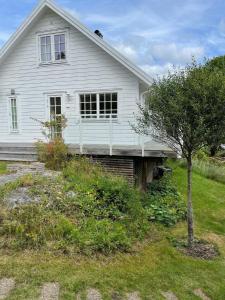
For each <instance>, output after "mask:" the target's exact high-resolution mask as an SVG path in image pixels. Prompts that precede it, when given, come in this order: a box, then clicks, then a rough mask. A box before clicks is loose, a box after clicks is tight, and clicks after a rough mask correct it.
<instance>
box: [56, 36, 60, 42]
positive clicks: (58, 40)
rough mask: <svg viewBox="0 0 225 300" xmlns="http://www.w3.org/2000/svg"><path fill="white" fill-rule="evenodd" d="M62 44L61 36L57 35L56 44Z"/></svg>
mask: <svg viewBox="0 0 225 300" xmlns="http://www.w3.org/2000/svg"><path fill="white" fill-rule="evenodd" d="M59 43H60V35H55V44H59Z"/></svg>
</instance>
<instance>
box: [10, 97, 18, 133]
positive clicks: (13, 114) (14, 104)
mask: <svg viewBox="0 0 225 300" xmlns="http://www.w3.org/2000/svg"><path fill="white" fill-rule="evenodd" d="M10 108H11V129H12V131H18V115H17V101H16V98H11V99H10Z"/></svg>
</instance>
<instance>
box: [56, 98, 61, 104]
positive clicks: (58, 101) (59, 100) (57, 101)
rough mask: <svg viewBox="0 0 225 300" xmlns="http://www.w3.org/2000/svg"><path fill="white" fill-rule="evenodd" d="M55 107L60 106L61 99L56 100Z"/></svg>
mask: <svg viewBox="0 0 225 300" xmlns="http://www.w3.org/2000/svg"><path fill="white" fill-rule="evenodd" d="M56 105H61V98H60V97H57V98H56Z"/></svg>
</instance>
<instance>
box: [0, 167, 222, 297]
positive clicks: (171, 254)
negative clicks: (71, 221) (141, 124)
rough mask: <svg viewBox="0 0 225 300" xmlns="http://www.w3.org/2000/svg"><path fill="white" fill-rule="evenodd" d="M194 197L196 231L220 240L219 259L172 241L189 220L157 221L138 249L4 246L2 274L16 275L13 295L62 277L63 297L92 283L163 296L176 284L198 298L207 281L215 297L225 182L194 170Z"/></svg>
mask: <svg viewBox="0 0 225 300" xmlns="http://www.w3.org/2000/svg"><path fill="white" fill-rule="evenodd" d="M173 167H174V180H175V182H176V183H177V185H178V188H179V191H180V192H181V193H182V194H183V195H185V193H186V171H185V169H183V168H180V167H177V165H176V164H174V163H173ZM193 199H194V200H193V201H194V209H195V225H196V233H197V235H198V236H199V237H203V238H204V239H208V240H210V241H212V242H214V243H216V244H217V245H218V247H219V250H220V253H221V255H220V256H219V257H218V258H217V259H215V260H213V261H203V260H200V259H194V258H191V257H186V256H184V255H182V254H181V253H179V252H177V250H176V249H175V248H173V247H172V246H171V244H170V243H169V241H168V239H167V237H168V236H170V237H171V236H173V237H180V236H183V235H184V234H185V233H186V225H185V223H181V224H179V225H177V226H176V227H175V228H173V229H165V228H164V227H159V226H157V227H156V229H155V231H154V232H155V233H154V234H155V235H156V236H157V241H154V242H152V241H148V240H146V242H145V243H144V244H142V245H141V244H140V245H137V249H136V252H134V253H128V254H117V255H114V256H110V257H105V256H99V257H91V258H88V257H84V256H79V255H76V256H75V257H73V258H67V257H65V256H53V255H52V254H51V253H43V252H36V253H35V252H23V253H22V252H21V253H16V254H13V253H10V252H9V251H7V250H4V252H3V251H2V252H1V253H0V254H1V260H0V277H3V276H6V277H14V278H15V279H16V282H17V289H15V290H14V292H13V293H12V295H11V296H10V297H9V298H8V300H13V299H14V300H15V299H16V300H20V299H21V300H22V299H37V298H38V295H39V291H40V286H41V285H42V284H43V283H44V282H46V281H47V282H51V281H57V282H59V283H60V286H61V299H65V300H69V299H74V298H75V294H76V293H77V292H79V291H82V292H83V291H84V290H85V289H86V288H87V287H95V288H98V289H99V290H100V291H101V293H102V294H103V296H104V299H110V296H111V293H112V292H113V291H118V292H119V293H120V294H121V295H124V293H126V292H129V291H140V294H141V296H142V299H150V298H152V299H154V300H158V299H159V300H160V299H162V297H161V295H160V291H167V290H172V291H173V292H174V293H176V295H177V297H178V298H179V299H182V300H188V299H189V300H190V299H192V300H195V299H196V300H197V299H199V298H197V297H195V296H194V295H193V293H192V290H193V289H195V288H199V287H201V288H202V289H203V290H204V291H205V293H207V294H208V296H209V297H211V298H212V299H217V300H223V299H224V295H225V284H224V280H223V279H224V278H225V268H224V265H225V236H224V234H225V218H224V216H225V185H224V184H222V183H218V182H215V181H212V180H209V179H207V178H204V177H202V176H201V175H199V174H194V184H193Z"/></svg>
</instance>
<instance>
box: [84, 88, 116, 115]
mask: <svg viewBox="0 0 225 300" xmlns="http://www.w3.org/2000/svg"><path fill="white" fill-rule="evenodd" d="M80 113H81V116H82V118H86V119H90V118H91V119H109V118H114V119H115V118H117V113H118V95H117V93H99V94H81V95H80Z"/></svg>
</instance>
